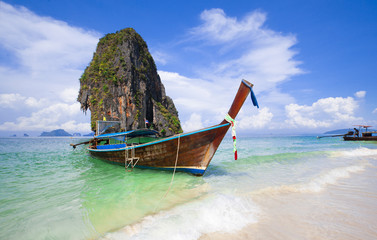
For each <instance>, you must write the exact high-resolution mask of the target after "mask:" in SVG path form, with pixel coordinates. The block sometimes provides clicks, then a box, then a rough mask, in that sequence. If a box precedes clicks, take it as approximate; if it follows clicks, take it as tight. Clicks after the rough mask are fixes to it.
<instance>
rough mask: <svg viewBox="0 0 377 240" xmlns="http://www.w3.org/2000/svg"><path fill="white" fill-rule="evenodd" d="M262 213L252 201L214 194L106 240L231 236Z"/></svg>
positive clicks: (162, 214)
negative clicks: (209, 235)
mask: <svg viewBox="0 0 377 240" xmlns="http://www.w3.org/2000/svg"><path fill="white" fill-rule="evenodd" d="M259 212H260V210H259V208H258V206H257V205H256V204H255V203H254V202H253V201H252V200H251V199H250V198H242V197H238V196H234V195H224V194H215V195H211V196H208V197H207V198H206V199H204V200H203V199H202V200H200V201H195V202H191V203H187V204H185V205H182V206H178V207H176V208H173V209H171V210H168V211H162V212H159V213H157V214H155V215H150V216H147V217H145V218H144V219H143V220H141V222H139V223H136V224H133V225H129V226H126V227H124V228H123V229H121V230H119V231H116V232H112V233H107V234H106V235H105V236H103V239H107V240H110V239H114V240H118V239H167V240H169V239H174V240H177V239H185V240H188V239H198V238H199V237H200V236H202V235H203V234H208V233H213V232H224V233H229V232H233V231H237V230H240V229H242V228H243V227H245V226H246V225H248V224H252V223H256V222H257V221H258V215H259Z"/></svg>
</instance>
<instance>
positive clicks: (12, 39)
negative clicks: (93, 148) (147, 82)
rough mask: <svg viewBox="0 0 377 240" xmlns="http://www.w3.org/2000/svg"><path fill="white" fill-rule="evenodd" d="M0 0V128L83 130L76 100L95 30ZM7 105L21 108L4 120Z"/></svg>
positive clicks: (86, 127) (86, 129) (96, 35)
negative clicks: (2, 53)
mask: <svg viewBox="0 0 377 240" xmlns="http://www.w3.org/2000/svg"><path fill="white" fill-rule="evenodd" d="M0 4H1V7H0V47H1V49H2V51H6V52H7V55H8V56H9V61H7V62H5V61H0V89H1V91H2V94H0V130H20V131H27V130H38V131H39V130H40V131H45V130H53V129H56V128H62V127H66V128H67V129H65V130H67V131H69V130H79V129H82V131H80V132H83V131H84V132H89V131H90V128H89V123H82V122H88V117H87V116H84V115H83V114H82V113H81V112H80V106H79V104H78V103H76V98H77V94H78V91H79V78H80V76H81V74H82V72H83V70H84V68H85V66H86V65H87V64H88V63H89V62H90V59H91V57H92V55H93V52H94V50H95V47H96V44H97V42H98V39H99V37H100V34H99V33H97V32H93V31H87V30H84V29H81V28H77V27H72V26H69V25H68V24H67V23H65V22H62V21H57V20H55V19H53V18H50V17H41V16H38V15H36V14H35V13H33V12H31V11H29V10H28V9H26V8H24V7H15V6H12V5H10V4H7V3H5V2H0ZM26 96H27V97H26ZM7 108H8V109H14V110H20V109H22V110H21V111H13V112H12V113H13V115H14V114H16V115H17V116H15V117H14V121H9V118H7V120H6V122H5V120H4V119H5V118H4V116H6V115H7V114H6V113H7V112H6V111H7Z"/></svg>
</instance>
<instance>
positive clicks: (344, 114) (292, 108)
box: [285, 97, 361, 128]
mask: <svg viewBox="0 0 377 240" xmlns="http://www.w3.org/2000/svg"><path fill="white" fill-rule="evenodd" d="M357 108H358V103H357V101H355V99H353V98H352V97H347V98H342V97H336V98H333V97H329V98H323V99H319V100H318V101H316V102H314V103H313V104H312V105H311V106H306V105H299V104H289V105H287V106H286V107H285V111H286V114H287V120H286V121H285V123H286V124H287V126H289V127H307V128H320V127H332V126H335V125H337V124H339V123H346V124H350V123H352V122H355V121H360V120H361V118H360V117H356V116H355V110H356V109H357Z"/></svg>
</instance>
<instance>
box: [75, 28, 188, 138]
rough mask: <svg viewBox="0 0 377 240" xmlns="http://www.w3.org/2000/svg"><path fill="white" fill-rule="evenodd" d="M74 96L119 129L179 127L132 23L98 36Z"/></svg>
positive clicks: (94, 116) (95, 116)
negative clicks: (116, 30)
mask: <svg viewBox="0 0 377 240" xmlns="http://www.w3.org/2000/svg"><path fill="white" fill-rule="evenodd" d="M77 100H78V101H79V102H80V103H81V109H82V110H83V111H84V112H86V111H87V110H88V109H90V112H91V126H92V130H93V131H95V125H96V121H97V120H103V118H104V117H105V118H106V120H108V121H110V120H111V121H120V122H121V127H122V128H123V129H124V130H131V129H139V128H145V127H146V123H145V120H148V121H149V127H150V128H152V129H155V130H157V131H159V132H160V133H161V134H162V135H167V136H168V135H172V134H174V133H179V132H182V128H181V124H180V121H179V118H178V112H177V110H176V108H175V106H174V103H173V100H172V99H171V98H170V97H168V96H166V94H165V88H164V86H163V84H162V83H161V79H160V76H159V75H158V74H157V68H156V65H155V63H154V60H153V58H152V56H151V54H150V53H149V51H148V47H147V44H146V43H145V41H144V40H143V39H142V38H141V36H140V35H139V34H138V33H136V31H135V30H134V29H132V28H126V29H123V30H121V31H118V32H116V33H113V34H107V35H106V36H105V37H103V38H102V39H100V41H99V43H98V45H97V50H96V52H95V53H94V55H93V59H92V61H91V62H90V65H89V66H88V67H87V68H86V69H85V71H84V73H83V75H82V76H81V78H80V92H79V96H78V98H77Z"/></svg>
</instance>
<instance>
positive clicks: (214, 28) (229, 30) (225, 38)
mask: <svg viewBox="0 0 377 240" xmlns="http://www.w3.org/2000/svg"><path fill="white" fill-rule="evenodd" d="M200 18H201V19H202V20H203V24H202V25H201V26H199V27H197V28H194V29H193V30H192V33H193V34H194V35H197V36H198V37H200V38H206V39H209V40H211V41H214V42H229V41H233V40H234V39H242V38H243V37H245V36H246V35H248V34H251V37H256V36H254V33H255V32H256V31H258V29H259V28H260V27H261V26H262V25H263V23H264V22H265V20H266V16H265V14H263V13H261V12H258V11H255V12H253V13H251V14H249V15H247V16H246V17H245V18H244V19H243V20H241V21H238V20H237V19H236V18H231V17H228V16H226V14H225V12H224V11H223V10H222V9H218V8H216V9H211V10H205V11H203V12H202V13H201V15H200ZM249 37H250V36H249Z"/></svg>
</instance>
